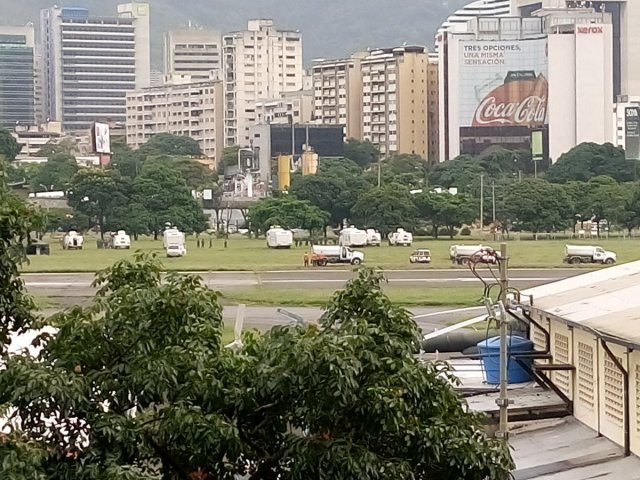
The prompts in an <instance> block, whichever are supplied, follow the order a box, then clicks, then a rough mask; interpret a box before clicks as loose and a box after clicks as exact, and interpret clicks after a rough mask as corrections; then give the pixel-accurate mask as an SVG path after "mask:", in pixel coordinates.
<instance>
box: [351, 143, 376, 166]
mask: <svg viewBox="0 0 640 480" xmlns="http://www.w3.org/2000/svg"><path fill="white" fill-rule="evenodd" d="M344 156H345V158H348V159H349V160H351V161H352V162H354V163H355V164H357V165H358V166H359V167H360V168H364V169H366V168H369V167H370V166H371V165H373V164H375V163H377V162H378V157H379V156H380V151H379V150H378V149H377V148H376V146H375V145H374V144H373V143H371V142H370V141H368V140H365V141H364V142H361V141H360V140H356V139H355V138H349V139H347V141H346V143H345V144H344Z"/></svg>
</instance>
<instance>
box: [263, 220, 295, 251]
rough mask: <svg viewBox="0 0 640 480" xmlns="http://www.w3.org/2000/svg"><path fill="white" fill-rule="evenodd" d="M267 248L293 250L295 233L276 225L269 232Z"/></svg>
mask: <svg viewBox="0 0 640 480" xmlns="http://www.w3.org/2000/svg"><path fill="white" fill-rule="evenodd" d="M266 236H267V247H269V248H291V245H293V232H292V231H291V230H285V229H284V228H282V227H280V226H278V225H274V226H273V227H271V228H270V229H269V230H267V235H266Z"/></svg>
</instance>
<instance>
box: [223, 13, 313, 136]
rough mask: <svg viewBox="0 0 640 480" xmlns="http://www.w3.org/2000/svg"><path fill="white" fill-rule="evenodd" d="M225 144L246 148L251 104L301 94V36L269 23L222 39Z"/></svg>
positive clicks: (259, 22)
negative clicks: (287, 94) (293, 93)
mask: <svg viewBox="0 0 640 480" xmlns="http://www.w3.org/2000/svg"><path fill="white" fill-rule="evenodd" d="M222 44H223V46H222V52H223V61H224V66H223V69H224V72H225V73H224V84H225V107H226V108H225V144H226V145H240V146H248V145H249V142H250V136H249V128H250V126H251V125H252V124H254V123H255V122H256V111H255V103H256V102H257V101H258V100H259V99H262V98H277V97H278V96H279V95H280V94H281V93H283V92H293V91H297V90H302V87H303V75H304V71H303V69H302V35H301V34H300V32H299V31H290V30H278V29H277V28H276V27H275V26H274V23H273V21H272V20H250V21H249V23H248V27H247V30H245V31H239V32H232V33H228V34H226V35H224V36H223V38H222Z"/></svg>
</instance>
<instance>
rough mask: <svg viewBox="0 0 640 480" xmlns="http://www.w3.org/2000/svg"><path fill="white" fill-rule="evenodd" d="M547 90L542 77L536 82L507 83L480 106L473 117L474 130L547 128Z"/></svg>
mask: <svg viewBox="0 0 640 480" xmlns="http://www.w3.org/2000/svg"><path fill="white" fill-rule="evenodd" d="M547 90H548V86H547V80H546V78H544V76H542V75H539V76H538V77H537V78H535V79H528V80H515V81H513V80H512V81H506V82H505V83H504V84H503V85H500V86H499V87H497V88H495V89H494V90H492V91H491V92H490V93H489V94H488V95H487V96H486V97H485V98H484V99H483V100H482V101H481V102H480V105H478V108H477V109H476V111H475V113H474V115H473V123H472V126H474V127H484V126H491V125H513V126H526V127H535V126H541V125H544V123H545V120H546V118H547Z"/></svg>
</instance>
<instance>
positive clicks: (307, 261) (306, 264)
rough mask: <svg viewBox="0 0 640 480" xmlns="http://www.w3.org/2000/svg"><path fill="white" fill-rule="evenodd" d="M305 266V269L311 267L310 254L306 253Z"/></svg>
mask: <svg viewBox="0 0 640 480" xmlns="http://www.w3.org/2000/svg"><path fill="white" fill-rule="evenodd" d="M304 266H305V268H307V267H308V266H309V252H304Z"/></svg>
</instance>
